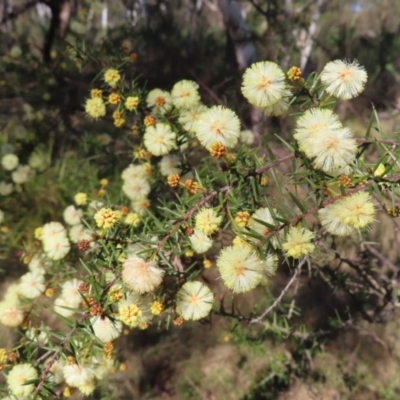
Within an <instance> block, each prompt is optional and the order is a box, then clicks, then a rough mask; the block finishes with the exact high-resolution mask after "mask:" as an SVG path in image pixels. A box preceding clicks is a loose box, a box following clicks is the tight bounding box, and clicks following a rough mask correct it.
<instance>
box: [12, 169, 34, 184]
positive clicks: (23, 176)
mask: <svg viewBox="0 0 400 400" xmlns="http://www.w3.org/2000/svg"><path fill="white" fill-rule="evenodd" d="M34 176H35V171H34V170H33V169H32V168H31V167H30V166H29V165H18V167H17V169H16V170H15V171H13V172H12V173H11V178H12V180H13V182H14V183H18V184H22V183H25V182H28V181H29V180H31V179H32V178H33V177H34Z"/></svg>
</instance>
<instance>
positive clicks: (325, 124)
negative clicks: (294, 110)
mask: <svg viewBox="0 0 400 400" xmlns="http://www.w3.org/2000/svg"><path fill="white" fill-rule="evenodd" d="M339 129H342V124H341V122H340V120H339V117H338V116H337V115H336V114H334V113H333V112H332V111H331V110H328V109H320V108H311V109H309V110H307V111H306V112H305V113H304V114H303V115H302V116H301V117H300V118H299V119H298V120H297V123H296V130H295V134H294V138H295V139H296V140H297V142H298V143H299V145H300V147H302V149H303V150H304V152H305V153H306V155H307V157H310V156H311V155H310V153H309V152H308V146H307V145H308V143H309V141H310V140H313V139H314V137H317V136H319V135H324V134H325V132H328V131H337V130H339Z"/></svg>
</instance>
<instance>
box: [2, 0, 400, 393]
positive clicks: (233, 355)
mask: <svg viewBox="0 0 400 400" xmlns="http://www.w3.org/2000/svg"><path fill="white" fill-rule="evenodd" d="M0 56H1V60H0V132H1V138H0V144H1V146H2V147H1V151H2V153H3V154H5V153H8V152H10V149H12V150H17V151H18V154H19V156H20V158H21V159H22V160H23V159H24V157H25V158H28V156H29V155H30V154H32V152H33V151H36V152H39V153H40V157H41V158H42V160H43V164H44V168H43V171H42V172H41V173H39V174H38V175H37V177H36V178H35V180H34V181H32V182H31V183H30V184H29V185H30V186H29V187H28V188H27V189H24V190H22V191H20V193H18V194H15V195H12V196H11V197H8V198H2V199H1V202H0V205H1V208H5V207H7V208H10V209H11V208H13V209H15V210H16V214H15V215H8V216H6V220H5V223H6V224H7V225H8V226H9V228H10V229H11V231H10V232H6V230H4V231H2V232H1V234H0V235H1V238H0V252H1V261H0V262H1V265H0V267H1V271H2V275H1V281H2V285H1V287H2V288H3V289H4V287H5V286H6V285H7V284H8V282H10V281H11V280H12V279H13V278H15V277H17V276H19V275H20V271H22V270H23V268H26V267H25V266H24V265H23V264H22V263H21V261H20V256H21V250H23V249H26V248H29V247H31V246H34V243H33V239H32V232H33V230H34V229H35V228H36V227H37V226H40V225H41V224H43V222H47V221H49V220H57V219H59V216H60V214H61V212H62V210H63V209H64V208H65V206H66V205H68V204H69V202H70V201H71V200H70V199H71V197H72V195H73V194H74V193H76V191H78V189H79V188H81V187H82V185H84V186H85V187H87V188H88V190H95V189H96V187H98V182H99V179H101V178H103V177H107V178H109V179H110V180H111V181H115V180H117V179H118V178H117V176H118V175H119V172H120V171H121V169H122V168H124V167H125V166H126V165H127V164H128V163H129V161H130V160H131V158H132V156H131V151H130V150H129V149H127V148H126V147H125V146H124V143H125V140H124V139H123V138H124V137H125V136H126V135H128V134H129V132H125V131H124V130H121V129H117V128H115V127H114V126H113V124H112V120H111V118H110V120H109V121H101V122H93V121H90V120H88V119H86V118H85V117H84V115H83V104H84V101H85V98H86V97H87V96H88V91H89V90H90V89H91V88H92V87H93V85H92V82H93V79H94V78H95V77H96V75H97V74H98V73H99V71H100V70H101V69H102V68H105V67H108V66H113V61H114V60H115V59H117V58H121V57H126V59H127V60H134V62H131V63H128V65H127V73H130V74H133V75H134V76H135V77H136V79H137V82H138V84H139V85H141V86H143V85H145V86H146V87H147V88H149V89H152V88H155V87H158V88H161V89H166V90H170V89H171V87H172V85H173V84H174V83H175V82H177V81H178V80H181V79H185V78H187V79H192V80H196V81H197V82H198V83H199V85H200V90H201V93H202V98H203V99H204V102H205V104H206V105H211V104H224V105H226V106H228V107H230V108H232V109H234V110H235V111H236V112H237V113H238V114H239V116H240V117H241V120H242V124H243V126H244V127H245V128H249V129H252V130H253V131H255V132H256V133H257V134H258V135H259V137H260V136H266V135H269V136H268V137H270V138H271V142H270V146H271V148H273V149H274V150H275V151H277V152H279V151H280V149H281V144H279V143H278V142H277V140H276V139H274V136H273V133H278V134H279V135H281V136H282V137H284V138H285V137H291V136H290V135H291V128H292V126H293V120H292V118H291V117H290V116H287V117H280V118H279V119H278V118H267V117H265V116H261V115H260V114H258V113H257V112H256V111H255V110H254V109H251V108H250V106H249V104H248V103H247V102H246V101H244V98H243V97H242V95H241V92H240V84H241V76H242V73H243V71H244V69H245V68H246V67H247V66H249V65H250V64H251V63H252V62H254V61H256V60H270V61H274V62H276V63H278V64H279V65H280V66H282V68H283V69H284V70H288V69H289V68H290V67H291V66H293V65H298V66H301V67H302V69H303V72H304V75H307V74H308V73H310V72H311V71H321V70H322V68H323V66H324V65H325V64H326V63H327V62H328V61H330V60H334V59H338V58H340V59H349V60H353V59H357V60H358V61H359V63H360V64H361V65H364V66H365V68H366V70H367V72H368V75H369V79H368V85H367V88H366V90H365V91H364V92H363V93H362V94H361V96H360V97H359V98H357V99H355V100H352V101H350V102H343V103H340V104H339V105H338V109H337V112H338V113H339V114H340V116H341V118H342V120H344V121H346V122H345V123H346V124H347V125H349V126H351V128H352V129H353V130H354V131H355V132H356V135H362V134H363V132H365V127H366V126H367V124H368V120H369V117H370V115H371V110H372V105H373V106H374V107H375V108H376V110H377V111H378V114H379V117H380V120H381V124H382V129H383V130H384V131H385V132H386V133H388V134H390V133H391V134H393V135H395V134H396V131H398V130H399V127H398V126H399V121H400V119H399V116H398V114H399V110H400V85H399V83H398V82H399V79H400V74H399V70H400V68H399V67H400V1H398V0H382V1H376V0H354V1H344V0H312V1H310V0H238V1H235V0H124V1H122V0H103V1H99V0H93V1H89V0H42V1H37V0H36V1H34V0H2V2H1V4H0ZM384 230H385V229H384V228H383V229H382V231H384ZM390 230H391V232H392V233H387V232H386V234H387V235H388V236H387V240H386V249H385V250H386V251H387V253H388V254H389V257H390V259H391V262H392V263H393V264H394V265H398V262H399V258H398V250H397V249H398V247H399V241H398V230H395V231H393V228H392V226H391V227H390ZM393 232H394V233H393ZM381 233H382V232H381ZM381 233H379V232H378V234H381ZM287 276H288V271H285V270H284V271H280V273H279V274H278V275H277V277H276V278H275V280H274V281H273V282H272V284H271V288H270V290H269V291H268V293H265V294H264V295H267V296H270V298H272V296H273V295H277V294H279V293H280V290H281V288H282V287H283V286H284V285H285V282H286V281H287ZM205 277H206V278H207V279H209V281H214V280H215V278H216V277H217V274H216V272H215V271H213V270H210V271H206V272H205ZM310 282H311V283H310ZM304 283H305V284H306V283H307V286H306V288H304V289H302V283H301V282H300V289H299V292H298V293H297V290H298V288H296V289H293V291H294V290H296V295H297V297H298V302H297V304H298V306H299V307H298V309H297V307H296V314H299V315H301V317H300V316H297V315H296V316H295V317H294V318H299V319H300V318H301V320H302V321H303V322H304V323H308V324H312V325H313V326H314V327H324V326H325V325H327V326H328V325H329V324H328V321H330V320H331V319H335V318H337V315H338V314H340V313H343V312H344V310H348V309H349V308H350V309H351V307H352V305H351V304H350V302H349V300H348V298H346V296H344V295H343V293H341V292H340V291H338V292H334V291H333V290H330V289H329V288H328V287H327V286H326V284H324V282H322V281H321V280H320V279H317V278H315V280H314V281H307V282H304ZM293 296H294V293H292V291H289V292H288V294H287V297H288V299H290V298H291V297H293ZM259 301H261V302H262V301H263V300H262V299H261V300H260V298H254V299H251V298H250V301H249V297H246V298H245V297H243V298H242V297H241V296H237V301H236V305H237V307H238V309H240V310H241V311H243V312H245V311H250V310H251V307H252V305H254V304H257V302H259ZM264 301H265V300H264ZM261 305H262V304H261ZM399 325H400V320H399V318H398V316H396V315H392V316H390V319H388V320H386V319H383V320H382V321H380V323H375V324H370V323H368V322H365V321H363V322H359V323H358V324H357V325H355V326H353V327H350V328H349V329H345V330H338V331H335V330H334V329H332V331H331V334H328V335H324V337H322V338H319V337H315V338H313V337H311V338H309V339H308V340H307V341H304V340H299V339H296V338H293V337H285V336H282V335H277V334H276V333H274V332H270V331H265V332H263V331H262V330H260V329H258V328H254V327H252V328H250V327H248V326H246V324H242V323H240V322H237V321H234V322H232V321H231V320H228V319H224V318H219V319H217V318H215V317H214V318H213V321H212V323H211V324H209V325H201V324H194V323H193V324H190V323H187V324H185V326H183V327H182V328H179V329H177V328H175V329H173V330H171V331H168V332H166V331H160V330H158V329H157V327H156V326H155V327H152V328H150V329H148V330H146V331H144V332H137V333H135V334H130V335H129V336H126V337H125V338H123V340H122V341H121V343H120V347H119V357H120V359H121V360H122V361H125V362H126V365H127V367H128V368H127V370H126V371H120V372H118V373H117V374H116V375H115V378H113V380H114V383H113V385H114V387H115V388H117V389H116V392H115V393H117V396H118V397H114V398H120V399H132V398H135V399H136V398H137V399H162V398H166V399H209V400H211V399H243V400H244V399H246V400H250V399H271V400H272V399H280V400H284V399H287V400H289V399H294V400H297V399H298V400H303V399H304V400H305V399H320V400H328V399H332V400H333V399H387V400H389V399H398V398H400V383H399V380H398V376H399V372H400V371H399V369H400V364H399V361H400V346H399V341H398V337H397V336H398V334H397V332H398V329H399ZM2 329H3V328H2ZM14 339H15V337H14V336H13V335H12V334H11V331H8V330H4V329H3V330H2V331H0V345H1V346H7V345H10V344H11V343H12V341H13V340H14ZM105 385H109V382H106V383H105ZM96 398H97V397H96ZM98 398H102V397H101V396H100V397H98Z"/></svg>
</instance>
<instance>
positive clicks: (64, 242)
mask: <svg viewBox="0 0 400 400" xmlns="http://www.w3.org/2000/svg"><path fill="white" fill-rule="evenodd" d="M70 249H71V245H70V243H69V240H68V237H67V235H66V234H64V235H56V236H54V237H51V238H49V239H46V240H45V239H43V250H44V251H45V252H46V255H47V257H49V258H50V259H52V260H61V259H62V258H64V257H65V256H66V255H67V254H68V252H69V250H70Z"/></svg>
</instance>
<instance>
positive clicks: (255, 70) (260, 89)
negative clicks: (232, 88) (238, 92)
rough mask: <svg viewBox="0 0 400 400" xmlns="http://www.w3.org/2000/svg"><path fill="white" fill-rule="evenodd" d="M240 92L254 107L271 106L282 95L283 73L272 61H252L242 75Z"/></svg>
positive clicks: (283, 91)
mask: <svg viewBox="0 0 400 400" xmlns="http://www.w3.org/2000/svg"><path fill="white" fill-rule="evenodd" d="M242 93H243V96H244V97H246V99H247V100H248V101H249V102H250V103H251V104H253V105H254V106H256V107H259V108H264V107H268V106H271V105H272V104H274V103H276V102H277V101H279V100H280V99H281V98H282V97H283V96H284V93H285V74H284V73H283V71H282V69H281V68H280V67H279V66H278V65H277V64H275V63H273V62H270V61H260V62H257V63H254V64H253V65H251V66H250V67H249V68H247V69H246V71H245V73H244V75H243V83H242Z"/></svg>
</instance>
